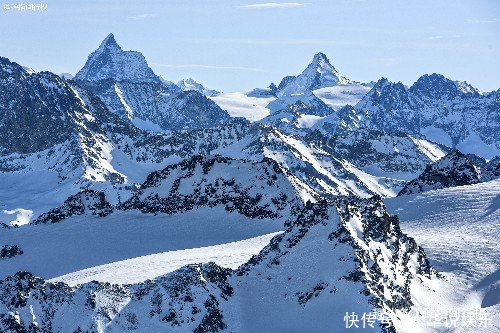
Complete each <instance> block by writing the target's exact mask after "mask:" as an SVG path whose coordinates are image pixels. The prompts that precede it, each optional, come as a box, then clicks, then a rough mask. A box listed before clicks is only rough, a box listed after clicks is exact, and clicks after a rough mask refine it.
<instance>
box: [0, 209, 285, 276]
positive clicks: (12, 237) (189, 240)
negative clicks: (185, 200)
mask: <svg viewBox="0 0 500 333" xmlns="http://www.w3.org/2000/svg"><path fill="white" fill-rule="evenodd" d="M282 223H283V221H280V220H268V219H258V220H253V219H250V218H247V217H245V216H243V215H240V214H237V213H228V212H226V211H225V210H224V209H223V208H222V207H215V208H212V209H210V208H201V209H198V210H194V211H190V212H186V213H183V214H181V215H173V216H168V215H163V214H158V215H157V216H153V215H151V214H142V213H139V212H133V211H128V212H120V213H115V214H112V215H110V216H108V217H105V218H99V217H95V216H87V217H71V218H68V219H66V220H64V221H62V222H59V223H55V224H48V225H31V226H29V227H24V228H16V229H6V230H2V231H1V232H0V244H10V245H18V246H20V247H21V248H22V249H23V251H24V253H23V255H21V256H17V257H15V258H11V259H9V260H7V261H4V262H2V263H1V265H2V268H1V269H0V279H3V278H5V277H7V276H9V275H12V274H14V273H16V272H18V271H20V270H21V271H29V272H32V273H33V274H35V275H36V276H40V277H42V278H46V279H51V278H55V277H58V276H61V275H65V274H69V273H73V272H76V271H80V270H83V269H86V268H90V267H95V266H99V265H105V264H110V263H113V262H117V261H122V260H127V259H130V258H137V257H141V256H149V255H152V254H156V253H163V252H169V251H177V250H187V249H195V248H200V247H207V246H213V245H220V244H225V243H230V242H236V241H241V240H245V239H248V238H252V237H257V236H262V235H266V234H269V233H273V232H278V231H280V230H281V229H282V228H283V226H282ZM263 243H265V241H264V240H259V241H256V242H252V241H250V242H249V243H241V244H240V245H242V247H239V246H236V245H226V246H222V247H219V248H215V249H213V248H212V249H209V250H207V251H201V250H192V251H188V252H183V253H182V254H183V256H184V259H185V261H183V260H184V259H182V258H183V257H178V260H179V262H177V263H173V262H171V263H170V264H169V263H163V264H161V265H164V266H162V267H164V268H165V269H166V270H167V271H170V270H171V268H172V267H173V266H177V265H179V264H181V262H182V261H183V264H187V263H188V261H189V260H190V258H192V259H193V260H194V261H193V262H191V263H196V262H198V261H209V260H212V258H214V257H221V260H222V261H223V262H225V263H226V264H227V263H228V262H231V261H232V262H234V263H235V264H236V263H237V262H238V260H242V259H238V257H239V256H240V255H241V256H243V257H245V258H247V257H248V255H250V252H252V251H253V249H254V250H255V253H254V254H256V253H258V252H259V251H260V248H258V246H260V245H259V244H261V245H262V246H264V245H265V244H263ZM228 246H229V247H228ZM227 249H232V250H234V252H233V254H232V255H233V257H227V256H226V257H225V258H224V251H225V250H227ZM203 253H205V254H206V256H207V259H203V257H202V256H203ZM172 256H176V255H175V254H172V252H170V254H165V256H162V255H160V257H159V258H163V259H164V260H165V258H167V259H166V260H168V258H173V257H172ZM154 258H155V257H150V258H146V259H144V258H143V259H137V260H139V261H135V262H132V264H131V265H132V266H133V265H134V263H141V260H146V261H148V260H150V259H151V260H153V259H154ZM122 264H123V263H121V264H117V265H118V266H115V267H121V269H123V270H125V269H126V268H124V267H123V266H122ZM150 265H153V263H150ZM112 267H113V266H111V268H112ZM177 267H178V266H177ZM111 268H110V269H111ZM135 269H136V271H135V273H134V272H131V275H130V277H131V278H132V279H135V280H134V281H137V279H139V278H140V277H141V276H142V277H147V278H149V277H154V276H156V275H161V274H163V273H166V272H161V267H159V268H158V269H157V270H156V271H154V272H150V273H151V275H149V273H144V275H141V274H142V273H140V272H138V271H137V270H140V267H136V268H135ZM97 271H98V269H96V270H94V271H93V272H94V274H97ZM110 274H111V273H110ZM97 277H99V276H96V278H97ZM83 278H84V277H80V279H83ZM117 278H118V277H117ZM120 278H122V279H126V277H125V276H123V277H120ZM104 279H106V276H104ZM77 281H82V280H77ZM123 281H124V280H122V282H123Z"/></svg>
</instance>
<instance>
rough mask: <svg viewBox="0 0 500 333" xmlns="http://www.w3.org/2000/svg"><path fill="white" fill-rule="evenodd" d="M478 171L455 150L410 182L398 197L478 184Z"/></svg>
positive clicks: (467, 159)
mask: <svg viewBox="0 0 500 333" xmlns="http://www.w3.org/2000/svg"><path fill="white" fill-rule="evenodd" d="M479 178H480V171H479V170H478V168H476V166H475V165H474V164H472V162H471V161H470V160H469V158H467V156H465V155H464V154H462V153H461V152H459V151H458V150H455V151H453V152H451V153H449V154H448V155H446V156H444V157H443V158H441V159H440V160H439V161H437V162H435V163H433V164H430V165H429V166H427V168H425V170H424V172H422V174H421V175H420V176H418V178H416V179H414V180H412V181H411V182H409V183H408V184H406V186H405V187H404V188H403V189H402V190H401V192H399V194H398V195H404V194H414V193H420V192H425V191H430V190H437V189H440V188H446V187H453V186H462V185H471V184H475V183H478V182H479Z"/></svg>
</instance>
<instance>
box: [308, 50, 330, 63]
mask: <svg viewBox="0 0 500 333" xmlns="http://www.w3.org/2000/svg"><path fill="white" fill-rule="evenodd" d="M312 62H313V63H317V64H319V63H328V64H329V63H330V61H329V60H328V57H327V56H326V55H325V54H324V53H323V52H318V53H316V54H315V55H314V58H313V61H312Z"/></svg>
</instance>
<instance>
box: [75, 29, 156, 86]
mask: <svg viewBox="0 0 500 333" xmlns="http://www.w3.org/2000/svg"><path fill="white" fill-rule="evenodd" d="M75 79H76V80H86V81H99V80H104V79H114V80H116V81H131V82H158V83H159V82H161V81H160V79H159V78H158V77H157V76H156V75H155V74H154V73H153V71H152V70H151V68H149V66H148V64H147V62H146V59H145V58H144V56H143V55H142V54H141V53H140V52H136V51H123V50H122V49H121V47H120V46H119V45H118V44H117V43H116V40H115V36H114V35H113V34H112V33H111V34H109V35H108V36H107V37H106V38H104V40H103V41H102V43H101V45H100V46H99V48H98V49H97V50H96V51H94V52H92V54H90V56H89V57H88V59H87V62H86V63H85V66H84V67H83V68H82V69H81V70H80V71H79V72H78V73H77V74H76V76H75Z"/></svg>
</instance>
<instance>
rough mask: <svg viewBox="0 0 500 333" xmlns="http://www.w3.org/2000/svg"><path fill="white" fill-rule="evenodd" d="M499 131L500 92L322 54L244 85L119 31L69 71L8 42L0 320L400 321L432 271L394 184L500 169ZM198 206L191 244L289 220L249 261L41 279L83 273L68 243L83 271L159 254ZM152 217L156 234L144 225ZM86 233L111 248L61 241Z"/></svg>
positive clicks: (462, 179)
mask: <svg viewBox="0 0 500 333" xmlns="http://www.w3.org/2000/svg"><path fill="white" fill-rule="evenodd" d="M499 133H500V90H498V91H494V92H491V93H481V92H479V91H478V90H477V89H475V88H473V87H472V86H470V85H469V84H467V83H465V82H457V81H452V80H449V79H447V78H445V77H443V76H441V75H438V74H432V75H424V76H422V77H421V78H419V79H418V80H417V82H415V83H414V84H413V85H412V86H411V87H406V86H404V85H403V84H402V83H392V82H389V81H388V80H387V79H380V80H379V81H377V82H375V83H374V82H372V83H359V82H355V81H352V80H349V79H347V78H346V77H345V76H343V75H342V74H340V73H339V72H338V71H337V69H336V68H335V67H334V66H333V65H332V64H330V61H329V59H328V58H327V57H326V55H324V54H323V53H318V54H316V55H315V56H314V57H313V60H312V62H311V64H309V65H308V66H307V68H306V69H305V70H304V71H303V72H302V73H301V74H299V75H297V76H286V77H285V78H283V79H282V80H281V82H280V83H279V84H278V85H276V84H274V83H272V84H270V85H269V87H268V88H256V89H254V90H252V91H250V92H246V93H242V92H241V93H224V92H219V91H215V90H211V89H208V88H206V87H204V86H203V85H202V84H200V83H198V82H196V81H194V80H193V79H185V80H182V81H180V82H179V83H177V84H174V83H172V82H171V81H169V80H168V79H166V78H164V77H161V76H158V75H156V74H155V73H154V72H153V70H152V69H151V68H150V67H149V66H148V64H147V62H146V60H145V58H144V57H143V56H142V54H141V53H139V52H135V51H123V50H122V49H121V47H120V46H119V45H118V44H117V42H116V40H115V38H114V36H113V35H112V34H110V35H109V36H107V37H106V38H105V39H104V40H103V41H102V43H101V45H100V46H99V47H98V49H97V50H96V51H94V52H93V53H91V54H90V56H89V57H88V60H87V62H86V63H85V65H84V67H83V68H82V69H81V70H80V71H79V72H78V73H77V74H76V75H75V76H74V77H72V76H71V75H70V74H67V73H66V74H60V75H55V74H53V73H50V72H39V73H37V72H35V71H33V70H32V69H30V68H27V67H22V66H20V65H18V64H17V63H15V62H12V61H10V60H9V59H6V58H1V57H0V184H1V185H0V212H1V213H0V232H2V233H3V234H0V242H3V243H0V249H2V257H0V260H2V261H3V260H5V262H7V264H6V265H4V266H3V267H5V268H4V270H0V271H2V272H0V273H1V274H2V275H0V278H1V279H3V280H0V331H2V332H3V331H5V332H35V331H43V332H45V331H46V332H85V331H98V332H102V331H111V330H114V331H120V332H126V331H144V332H146V331H155V330H167V331H170V330H172V331H178V332H183V331H194V332H218V331H224V330H226V331H235V332H236V331H255V332H257V331H266V329H267V330H269V331H280V330H284V331H292V330H293V329H297V330H298V331H308V330H313V331H331V332H333V331H336V329H335V328H336V327H337V325H338V323H339V320H340V323H342V316H343V315H345V311H346V309H348V311H358V312H370V311H372V310H374V311H375V310H376V311H386V312H387V313H388V314H389V316H390V318H391V320H392V323H391V324H388V325H386V326H384V325H378V326H376V328H375V329H374V330H375V331H379V332H395V331H396V330H397V328H399V327H401V323H402V320H403V319H401V318H403V317H404V315H406V314H407V313H408V312H409V311H410V310H411V309H413V308H414V307H418V306H419V303H418V302H416V301H415V298H414V297H415V294H414V292H415V289H416V290H421V289H425V290H427V291H426V292H430V291H429V290H430V289H432V288H430V287H428V286H429V285H432V284H433V283H437V282H436V281H438V280H439V274H438V273H437V272H436V271H435V270H434V269H433V268H432V267H431V265H430V263H429V261H428V259H427V255H426V254H425V252H424V250H423V249H422V248H421V247H419V246H418V245H417V243H416V242H415V241H414V240H413V239H412V238H410V237H408V236H406V235H405V234H404V233H403V232H402V231H401V229H400V226H399V220H398V218H397V217H396V216H390V215H389V214H388V213H387V212H386V211H385V207H384V204H383V201H382V199H383V198H391V197H396V196H398V195H399V197H398V198H397V199H400V197H402V196H403V195H410V194H416V193H420V192H424V191H431V190H439V189H442V188H445V187H453V186H467V185H471V184H475V183H478V182H485V181H491V180H494V179H496V178H499V177H500V162H499V161H500V158H499V157H498V155H500V153H499V152H500V137H499V135H500V134H499ZM495 156H496V157H495ZM189 214H199V215H189ZM191 216H198V219H199V221H198V220H196V221H195V222H196V223H197V224H196V228H200V230H202V232H200V233H199V234H198V237H199V239H198V238H195V237H194V238H193V239H191V234H190V233H191V232H192V230H188V228H185V229H182V228H183V227H182V226H181V227H179V228H180V229H179V230H181V231H182V235H183V237H186V238H187V239H189V240H190V241H192V242H193V244H195V243H196V244H198V245H197V246H200V245H199V244H205V243H203V242H204V241H205V237H204V235H203V231H204V232H208V231H212V230H210V228H212V227H213V225H216V226H219V227H220V226H223V224H220V225H219V224H217V223H222V222H225V221H226V220H227V221H233V222H234V221H239V222H241V221H243V222H242V223H241V224H242V225H239V224H238V225H236V226H235V228H239V229H238V230H236V231H237V232H240V231H241V230H246V229H245V228H249V229H250V228H262V230H267V232H271V231H272V232H278V231H279V232H281V233H280V234H279V235H277V236H275V237H274V238H273V239H272V240H271V242H270V243H269V245H267V246H265V247H264V248H263V249H262V248H259V249H258V250H257V251H256V252H255V253H254V254H255V255H254V256H253V257H252V258H251V259H249V260H247V259H248V258H247V259H245V260H244V261H240V263H241V262H244V264H243V265H241V266H240V267H239V268H237V269H229V268H224V267H221V266H219V265H216V264H215V263H205V264H198V263H195V262H186V263H185V264H188V265H187V266H184V267H182V268H180V269H177V270H174V271H168V272H163V273H162V274H161V275H159V276H158V277H157V278H156V279H155V280H153V281H144V282H142V283H137V284H136V283H134V284H109V283H104V282H97V281H94V282H88V283H84V284H82V285H79V286H69V285H67V284H65V283H62V282H54V281H53V280H51V281H47V280H48V279H53V278H58V277H60V275H61V273H62V274H69V273H74V271H75V269H72V270H71V269H70V267H73V268H74V267H75V266H71V265H67V266H65V265H57V264H54V263H57V258H58V257H60V256H61V255H64V254H65V252H66V251H67V253H68V254H71V255H72V256H73V257H71V258H80V259H79V260H81V265H84V264H85V263H92V264H91V265H90V264H89V266H95V265H101V264H108V263H109V262H106V261H104V262H101V261H99V260H101V259H102V260H108V259H106V258H115V259H113V260H124V258H123V257H122V256H120V255H122V254H123V255H125V254H126V255H127V256H129V257H125V261H126V260H128V259H133V258H136V257H142V256H149V255H153V254H156V253H157V252H158V251H160V250H158V249H163V247H156V246H159V245H158V244H160V245H162V246H163V245H165V244H163V243H165V242H164V240H163V238H161V237H163V236H165V234H162V232H165V230H166V229H162V228H166V227H168V226H170V225H180V224H182V223H180V222H183V223H187V222H186V220H189V219H191ZM200 216H201V217H200ZM205 219H206V220H208V221H209V222H206V221H205ZM149 222H151V223H152V224H149V225H147V228H152V229H147V230H152V232H151V233H153V234H155V235H156V232H157V233H158V235H159V237H160V239H161V242H158V244H152V246H151V247H148V246H149V245H150V244H148V243H146V244H143V243H142V240H141V239H139V238H137V239H136V238H135V237H136V236H137V234H138V233H139V231H140V230H142V227H143V226H144V227H146V224H147V223H149ZM158 222H161V223H159V224H154V223H158ZM205 222H206V223H205ZM86 223H87V224H88V226H89V227H88V228H87V224H86ZM120 223H124V224H123V225H127V227H122V226H121V225H122V224H120ZM134 223H137V224H140V223H145V224H144V225H139V226H138V227H137V229H134V228H131V226H133V225H134ZM211 223H212V224H211ZM235 223H236V222H235ZM245 224H247V225H248V226H247V225H245ZM151 225H154V228H153V227H151ZM158 225H160V226H161V227H158ZM271 226H274V227H275V228H277V229H272V230H271ZM113 228H116V229H113ZM128 228H131V229H130V230H129V229H128ZM204 228H206V229H204ZM220 228H221V229H220V230H219V229H217V230H216V232H213V233H214V234H220V235H219V236H220V239H219V240H220V242H233V241H234V240H235V239H234V237H233V235H232V234H231V232H233V233H236V231H235V230H232V229H231V228H228V226H227V225H225V226H224V227H220ZM160 229H161V230H160ZM226 229H227V230H226ZM43 230H45V231H48V230H50V231H51V232H50V233H49V234H48V236H44V237H48V238H47V239H44V241H47V242H48V243H44V244H49V243H50V246H49V245H47V247H49V249H46V248H45V249H43V251H45V252H43V251H42V252H40V249H38V250H37V246H38V243H37V241H40V237H42V236H40V234H39V233H40V232H42V231H43ZM53 230H54V232H52V231H53ZM97 230H98V231H97ZM116 230H119V231H120V235H122V236H123V237H124V238H125V239H124V240H122V239H118V238H119V237H118V236H116ZM258 230H261V229H258ZM270 230H271V231H270ZM170 231H171V230H170ZM84 232H86V234H85V237H88V238H85V240H87V239H89V242H90V243H92V241H93V240H94V238H96V239H100V240H101V241H102V240H103V239H104V241H103V244H105V246H103V247H102V248H99V250H96V251H110V252H112V250H111V249H113V251H115V250H116V251H117V252H116V253H111V254H109V256H106V255H103V256H102V257H100V256H99V253H94V252H92V253H94V254H92V255H89V256H91V257H92V258H91V259H92V260H89V259H88V258H85V257H86V256H87V254H86V253H84V252H85V249H81V248H74V247H72V246H71V245H72V244H69V245H68V243H64V241H66V240H67V239H78V237H79V235H80V233H82V236H81V237H84V236H83V233H84ZM148 232H149V231H148ZM3 235H6V236H5V237H4V236H3ZM20 235H21V236H22V237H21V236H20ZM52 237H54V238H52ZM72 237H73V238H72ZM75 237H76V238H75ZM120 237H121V236H120ZM137 237H139V236H137ZM82 239H83V238H82ZM14 240H16V241H14ZM132 240H134V241H136V243H134V244H135V245H128V243H127V242H128V241H132ZM200 240H201V241H200ZM240 240H241V239H240ZM108 241H109V243H110V244H109V248H108V247H107V245H108V244H107V242H108ZM120 241H123V244H125V245H122V243H120ZM170 241H172V240H170ZM174 241H175V240H174ZM113 242H114V243H113ZM63 243H64V244H65V245H61V244H63ZM117 244H118V245H117ZM115 245H116V247H113V246H115ZM153 245H154V246H153ZM212 245H220V243H217V244H215V243H214V244H208V245H206V244H205V245H203V246H206V247H207V249H205V250H206V251H209V250H210V249H208V248H210V247H211V246H212ZM59 246H61V248H59ZM89 246H92V245H89ZM183 246H184V245H183ZM188 246H189V245H188ZM193 246H194V245H193ZM54 249H55V252H51V251H52V250H54ZM184 249H185V248H184V247H181V248H178V249H176V251H177V250H179V251H181V250H184ZM212 250H213V249H212ZM141 251H142V252H141ZM155 251H156V252H155ZM161 251H165V250H161ZM60 252H61V253H62V254H61V253H60ZM54 253H55V254H54ZM43 255H45V256H47V258H40V256H43ZM233 255H234V254H233ZM94 256H95V258H94ZM23 258H32V259H29V260H28V259H23ZM45 259H47V263H48V264H47V265H44V263H43V261H44V260H45ZM109 260H111V259H109ZM69 261H70V260H69ZM99 267H100V266H99ZM179 267H181V266H179ZM17 268H19V269H17ZM83 268H90V267H83ZM78 269H82V267H80V266H78ZM96 269H98V268H96ZM18 270H25V271H30V272H19V273H17V274H14V273H15V272H17V271H18ZM56 272H57V273H56ZM37 275H44V276H40V277H38V276H37ZM89 281H90V280H89ZM241 318H244V319H241ZM332 318H333V319H332ZM339 318H340V319H339ZM310 323H315V324H314V325H312V326H311V325H310Z"/></svg>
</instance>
